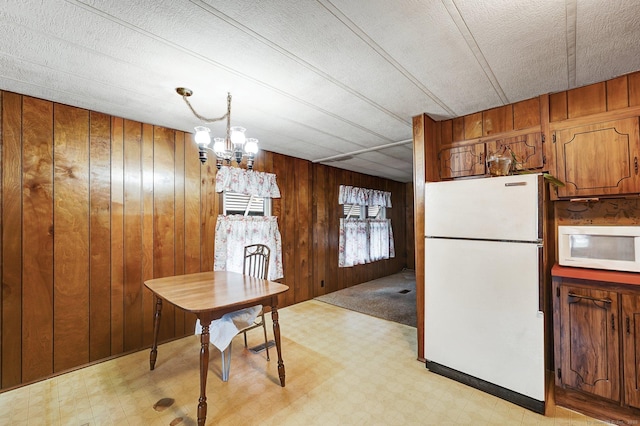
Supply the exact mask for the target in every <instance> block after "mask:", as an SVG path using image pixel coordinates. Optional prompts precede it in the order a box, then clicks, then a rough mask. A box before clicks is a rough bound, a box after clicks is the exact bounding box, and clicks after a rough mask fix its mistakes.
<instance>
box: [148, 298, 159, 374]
mask: <svg viewBox="0 0 640 426" xmlns="http://www.w3.org/2000/svg"><path fill="white" fill-rule="evenodd" d="M161 316H162V299H160V298H159V297H156V314H155V316H154V317H153V346H151V353H150V354H149V369H150V370H153V369H154V368H155V367H156V358H157V357H158V331H159V330H160V317H161Z"/></svg>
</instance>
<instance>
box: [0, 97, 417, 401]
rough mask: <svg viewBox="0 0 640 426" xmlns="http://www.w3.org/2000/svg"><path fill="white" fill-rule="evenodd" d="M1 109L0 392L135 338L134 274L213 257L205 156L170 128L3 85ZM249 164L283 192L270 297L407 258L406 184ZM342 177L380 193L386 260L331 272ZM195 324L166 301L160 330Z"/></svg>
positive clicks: (146, 317)
mask: <svg viewBox="0 0 640 426" xmlns="http://www.w3.org/2000/svg"><path fill="white" fill-rule="evenodd" d="M0 108H1V120H0V135H1V140H0V167H1V168H0V259H1V263H0V278H1V279H2V291H1V292H0V384H1V386H0V389H8V388H12V387H15V386H19V385H21V384H24V383H29V382H32V381H35V380H39V379H43V378H46V377H49V376H51V375H54V374H57V373H59V372H63V371H66V370H69V369H73V368H77V367H79V366H83V365H86V364H88V363H91V362H95V361H99V360H103V359H105V358H108V357H112V356H117V355H120V354H123V353H127V352H131V351H136V350H141V349H144V348H148V347H149V346H150V345H151V340H152V325H153V306H154V301H153V296H152V294H151V293H150V292H149V291H148V290H146V288H145V287H144V285H143V282H144V280H147V279H150V278H154V277H161V276H167V275H174V274H183V273H192V272H199V271H205V270H211V268H212V265H213V254H214V230H215V221H216V218H217V215H218V213H219V211H220V208H221V203H220V201H221V198H220V194H218V193H216V192H215V174H216V168H215V162H213V161H209V162H207V163H206V164H205V165H201V164H200V161H199V160H198V154H197V149H196V147H195V144H194V143H193V142H192V139H191V135H189V134H185V133H183V132H180V131H176V130H171V129H166V128H163V127H157V126H153V125H150V124H142V123H139V122H135V121H130V120H126V119H122V118H117V117H111V116H108V115H105V114H101V113H97V112H93V111H87V110H84V109H80V108H74V107H71V106H67V105H61V104H57V103H53V102H49V101H45V100H41V99H35V98H31V97H28V96H22V95H19V94H15V93H10V92H1V91H0ZM255 169H256V170H259V171H266V172H271V173H276V174H277V181H278V184H279V186H280V189H281V193H282V198H280V199H276V200H274V202H273V212H274V214H275V215H277V216H278V222H279V225H280V231H281V234H282V242H283V260H284V279H282V280H281V281H282V282H284V283H285V284H287V285H289V286H290V290H289V291H288V292H287V293H285V294H284V295H283V296H282V297H281V300H280V305H281V306H286V305H290V304H293V303H297V302H300V301H304V300H307V299H310V298H313V297H314V296H316V295H319V294H324V293H326V292H329V291H333V290H337V289H340V288H344V287H348V286H351V285H354V284H358V283H360V282H363V281H366V280H369V279H372V278H377V277H380V276H384V275H388V274H391V273H394V272H397V271H399V270H401V269H402V268H403V267H404V266H406V257H407V250H408V249H407V246H408V245H407V242H406V237H405V235H406V234H407V232H408V230H407V226H406V223H407V219H408V218H407V217H406V214H407V213H406V210H407V209H406V198H407V194H406V190H407V187H408V186H407V185H406V184H401V183H398V182H392V181H388V180H385V179H380V178H374V177H370V176H365V175H360V174H357V173H352V172H348V171H344V170H340V169H335V168H332V167H327V166H321V165H314V164H312V163H310V162H309V161H306V160H300V159H296V158H292V157H287V156H284V155H279V154H274V153H270V152H265V151H262V152H260V153H259V155H258V157H257V159H256V163H255ZM342 183H346V184H358V185H360V186H365V187H369V188H374V189H384V190H388V191H391V192H392V193H393V194H392V199H393V203H394V207H393V209H391V211H390V217H391V218H392V224H393V228H394V236H395V243H396V258H395V259H392V260H388V261H382V262H376V263H373V264H370V265H361V266H358V267H354V268H340V269H338V267H337V263H338V257H337V247H338V218H339V215H340V212H341V208H340V206H339V205H338V203H337V200H338V196H337V191H338V186H339V185H340V184H342ZM409 223H411V222H409ZM322 280H324V282H325V286H324V287H322V285H321V282H322ZM194 323H195V318H194V317H193V316H191V315H187V314H185V313H184V312H183V311H181V310H178V309H174V308H173V307H172V306H169V305H167V306H165V308H164V309H163V321H162V324H161V330H160V337H161V339H163V340H167V339H172V338H177V337H181V336H184V335H188V334H191V333H193V329H194ZM283 333H285V334H286V330H285V329H283ZM194 350H195V351H196V352H197V349H194ZM196 352H194V353H196Z"/></svg>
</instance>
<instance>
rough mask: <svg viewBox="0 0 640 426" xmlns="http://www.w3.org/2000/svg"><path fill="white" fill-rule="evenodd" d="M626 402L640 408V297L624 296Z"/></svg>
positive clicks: (623, 329) (623, 327)
mask: <svg viewBox="0 0 640 426" xmlns="http://www.w3.org/2000/svg"><path fill="white" fill-rule="evenodd" d="M622 335H623V344H622V347H623V355H622V360H623V361H622V362H623V366H624V367H623V371H624V393H625V401H626V402H627V404H629V405H630V406H632V407H636V408H640V296H636V295H629V294H624V295H622Z"/></svg>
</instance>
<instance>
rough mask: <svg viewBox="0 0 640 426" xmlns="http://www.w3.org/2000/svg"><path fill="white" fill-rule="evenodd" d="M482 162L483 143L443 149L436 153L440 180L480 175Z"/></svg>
mask: <svg viewBox="0 0 640 426" xmlns="http://www.w3.org/2000/svg"><path fill="white" fill-rule="evenodd" d="M484 162H485V152H484V143H476V144H473V145H464V146H458V147H455V148H448V149H443V150H442V151H440V153H438V168H439V171H440V178H441V179H447V178H454V177H462V176H475V175H482V174H484V170H485V169H484Z"/></svg>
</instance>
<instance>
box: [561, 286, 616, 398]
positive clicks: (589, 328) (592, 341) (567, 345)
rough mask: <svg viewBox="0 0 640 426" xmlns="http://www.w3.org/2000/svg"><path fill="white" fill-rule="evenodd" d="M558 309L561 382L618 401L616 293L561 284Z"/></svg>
mask: <svg viewBox="0 0 640 426" xmlns="http://www.w3.org/2000/svg"><path fill="white" fill-rule="evenodd" d="M560 309H561V312H560V317H561V320H560V339H561V345H562V346H561V352H562V355H561V358H562V359H561V366H562V371H561V380H562V384H563V385H564V386H567V387H571V388H574V389H579V390H581V391H584V392H588V393H591V394H594V395H598V396H601V397H604V398H608V399H611V400H615V401H619V400H620V379H619V366H620V363H619V360H618V355H619V349H618V348H619V344H618V332H617V327H618V314H617V312H618V302H617V293H615V292H611V291H604V290H596V289H587V288H582V287H573V286H571V285H562V286H561V287H560Z"/></svg>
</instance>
